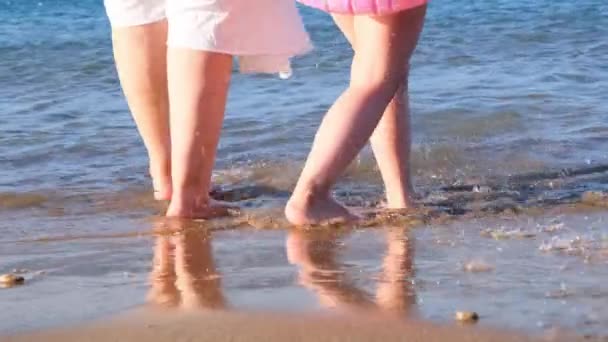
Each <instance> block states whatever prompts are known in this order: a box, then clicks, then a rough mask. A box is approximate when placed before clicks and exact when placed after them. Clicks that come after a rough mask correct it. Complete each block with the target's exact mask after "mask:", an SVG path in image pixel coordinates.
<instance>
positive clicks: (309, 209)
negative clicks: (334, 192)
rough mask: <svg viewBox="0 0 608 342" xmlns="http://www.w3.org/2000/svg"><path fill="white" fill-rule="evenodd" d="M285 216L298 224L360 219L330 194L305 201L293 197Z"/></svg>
mask: <svg viewBox="0 0 608 342" xmlns="http://www.w3.org/2000/svg"><path fill="white" fill-rule="evenodd" d="M285 217H286V218H287V220H288V221H289V222H290V223H291V224H293V225H296V226H305V225H323V224H336V223H348V222H353V221H357V220H358V219H359V217H358V216H356V215H354V214H352V213H351V212H350V211H348V209H346V208H345V207H344V206H342V205H341V204H340V203H338V202H336V200H334V199H333V198H331V197H330V196H323V197H316V198H310V199H308V200H305V201H298V200H296V199H294V198H293V197H292V198H291V199H290V200H289V202H287V206H286V207H285Z"/></svg>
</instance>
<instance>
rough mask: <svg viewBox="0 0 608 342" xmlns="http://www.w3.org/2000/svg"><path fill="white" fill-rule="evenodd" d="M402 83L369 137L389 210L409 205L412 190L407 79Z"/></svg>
mask: <svg viewBox="0 0 608 342" xmlns="http://www.w3.org/2000/svg"><path fill="white" fill-rule="evenodd" d="M406 77H407V76H406ZM405 82H406V83H404V86H402V87H400V88H399V90H397V92H396V93H395V96H394V97H393V99H392V100H391V102H390V103H389V105H388V107H386V109H385V110H384V114H383V115H382V119H381V120H380V122H379V123H378V126H377V127H376V129H375V130H374V133H373V134H372V136H371V139H370V141H371V144H372V150H373V151H374V157H375V158H376V162H377V163H378V167H379V168H380V173H381V174H382V180H383V181H384V188H385V191H386V201H387V207H388V208H393V209H401V208H407V207H409V206H410V205H411V197H410V196H411V194H412V193H413V189H412V185H411V175H410V150H411V144H412V142H411V136H410V132H411V131H410V113H409V97H408V95H407V93H404V91H407V80H406V81H405ZM404 88H405V89H404Z"/></svg>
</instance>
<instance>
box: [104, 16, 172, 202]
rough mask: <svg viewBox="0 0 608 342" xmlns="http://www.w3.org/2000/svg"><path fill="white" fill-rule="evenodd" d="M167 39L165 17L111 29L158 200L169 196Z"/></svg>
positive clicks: (122, 78) (122, 77)
mask: <svg viewBox="0 0 608 342" xmlns="http://www.w3.org/2000/svg"><path fill="white" fill-rule="evenodd" d="M166 40H167V22H166V20H163V21H160V22H156V23H152V24H147V25H140V26H131V27H117V28H113V29H112V41H113V46H114V58H115V60H116V67H117V70H118V76H119V78H120V83H121V85H122V88H123V91H124V93H125V96H126V98H127V102H128V104H129V108H130V109H131V112H132V113H133V118H134V119H135V123H136V124H137V128H138V130H139V133H140V134H141V136H142V138H143V141H144V144H145V146H146V149H147V150H148V157H149V159H150V174H151V175H152V179H153V182H154V190H155V193H154V196H155V198H156V199H159V200H168V199H170V198H171V144H170V137H169V100H168V97H167V71H166V70H167V59H166V55H167V48H166Z"/></svg>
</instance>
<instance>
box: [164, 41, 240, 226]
mask: <svg viewBox="0 0 608 342" xmlns="http://www.w3.org/2000/svg"><path fill="white" fill-rule="evenodd" d="M168 71H169V97H170V104H171V115H170V116H171V117H170V122H171V137H172V141H171V143H172V146H171V148H172V150H171V156H172V163H171V167H172V169H171V171H172V172H171V173H172V180H173V196H172V198H171V203H170V205H169V209H168V210H167V216H175V217H184V218H209V217H213V216H219V215H223V214H226V213H227V211H226V210H224V208H221V207H218V206H213V205H212V204H211V202H210V198H209V195H208V194H209V190H210V183H211V172H212V170H213V166H214V163H215V155H216V152H217V144H218V141H219V137H220V131H221V129H222V123H223V120H224V111H225V108H226V98H227V95H228V86H229V84H230V74H231V71H232V56H230V55H225V54H219V53H213V52H204V51H195V50H190V49H180V48H170V49H169V53H168Z"/></svg>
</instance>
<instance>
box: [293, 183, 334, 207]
mask: <svg viewBox="0 0 608 342" xmlns="http://www.w3.org/2000/svg"><path fill="white" fill-rule="evenodd" d="M328 197H329V190H327V189H325V188H322V187H319V186H307V187H302V188H298V187H296V189H295V190H294V192H293V195H292V196H291V198H290V199H289V203H288V204H289V205H290V206H294V207H300V208H303V207H309V206H311V205H312V204H313V203H315V202H317V201H319V200H321V199H327V198H328Z"/></svg>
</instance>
